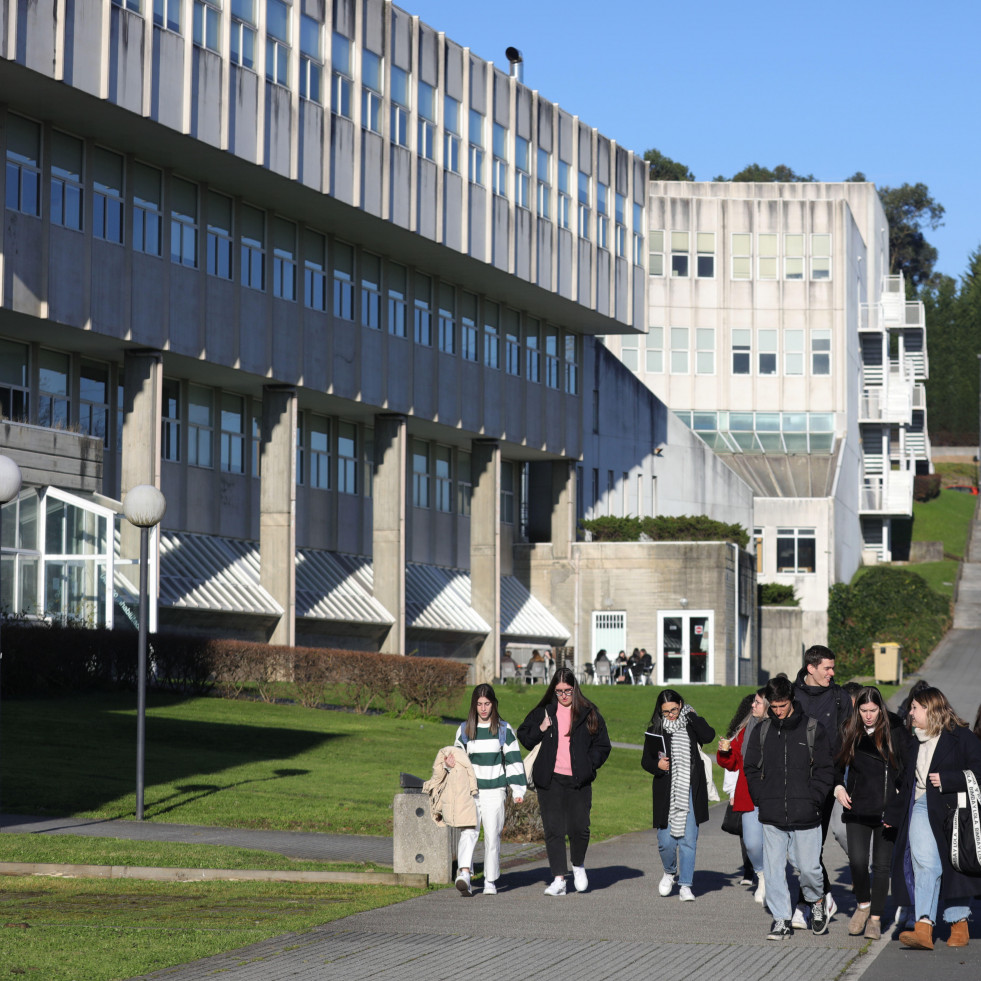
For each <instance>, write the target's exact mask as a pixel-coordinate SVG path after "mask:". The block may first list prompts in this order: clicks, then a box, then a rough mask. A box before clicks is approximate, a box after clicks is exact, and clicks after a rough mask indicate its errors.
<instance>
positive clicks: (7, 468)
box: [0, 456, 21, 760]
mask: <svg viewBox="0 0 981 981" xmlns="http://www.w3.org/2000/svg"><path fill="white" fill-rule="evenodd" d="M20 487H21V473H20V467H18V466H17V464H16V463H14V461H13V460H11V459H10V457H9V456H0V505H3V504H6V503H7V502H8V501H12V500H13V499H14V498H15V497H16V496H17V495H18V494H19V493H20ZM2 540H3V509H2V507H0V541H2ZM0 568H2V563H0ZM2 620H3V615H2V611H0V622H2ZM2 668H3V645H2V644H0V670H2ZM2 702H3V692H2V690H0V704H2ZM0 721H2V720H0ZM0 760H2V756H0Z"/></svg>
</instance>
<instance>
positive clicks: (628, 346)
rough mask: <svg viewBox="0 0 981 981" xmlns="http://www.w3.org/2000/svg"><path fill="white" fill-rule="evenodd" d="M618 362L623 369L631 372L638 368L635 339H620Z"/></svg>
mask: <svg viewBox="0 0 981 981" xmlns="http://www.w3.org/2000/svg"><path fill="white" fill-rule="evenodd" d="M620 360H621V361H622V362H623V364H624V367H626V368H629V369H630V370H631V371H637V370H638V369H639V368H640V353H639V351H638V348H637V338H636V337H630V336H629V335H625V336H623V337H621V338H620Z"/></svg>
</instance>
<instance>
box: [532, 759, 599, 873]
mask: <svg viewBox="0 0 981 981" xmlns="http://www.w3.org/2000/svg"><path fill="white" fill-rule="evenodd" d="M535 789H536V790H537V791H538V806H539V808H540V809H541V812H542V827H543V828H544V829H545V851H546V853H547V854H548V864H549V868H550V869H551V870H552V875H554V876H558V875H565V874H566V872H568V869H567V868H566V861H565V839H566V836H568V838H569V857H570V858H571V859H572V864H573V865H576V866H582V865H585V864H586V848H587V847H588V846H589V811H590V808H591V807H592V804H593V787H592V784H586V786H585V787H576V786H575V783H574V781H573V779H572V777H567V776H563V775H562V774H561V773H553V774H552V782H551V783H550V784H549V785H548V786H547V787H536V788H535Z"/></svg>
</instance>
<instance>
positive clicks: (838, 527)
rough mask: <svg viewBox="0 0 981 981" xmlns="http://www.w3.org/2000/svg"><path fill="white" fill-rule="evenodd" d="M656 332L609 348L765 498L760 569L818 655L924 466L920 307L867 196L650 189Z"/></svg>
mask: <svg viewBox="0 0 981 981" xmlns="http://www.w3.org/2000/svg"><path fill="white" fill-rule="evenodd" d="M647 215H648V223H649V224H648V249H649V259H648V272H649V277H650V278H649V308H648V310H649V313H648V323H649V326H648V331H647V334H646V336H633V335H631V336H622V337H608V338H607V341H606V343H607V345H608V346H609V347H610V349H611V350H613V351H614V352H615V353H617V354H618V355H619V357H620V358H621V360H622V361H623V362H624V363H625V364H626V365H627V367H629V368H630V369H631V370H632V371H633V372H634V373H635V375H636V376H637V377H638V378H640V379H641V380H642V381H643V382H644V383H645V384H646V385H647V386H648V387H649V388H650V389H651V390H652V391H653V392H654V393H655V394H656V395H657V396H658V397H659V398H661V399H663V400H664V401H665V402H666V403H667V404H668V405H669V406H670V407H671V409H672V410H673V411H674V412H675V413H676V414H677V415H678V416H679V418H681V419H682V420H683V421H684V422H685V423H687V424H688V425H689V426H691V428H692V429H693V430H694V431H695V432H696V433H698V434H699V435H700V436H701V438H702V439H704V440H705V442H706V444H707V445H709V446H710V447H712V449H714V450H715V451H716V452H717V453H719V454H723V455H724V456H725V458H726V460H727V461H728V463H729V465H730V466H731V467H732V468H733V469H734V470H736V472H738V473H739V474H740V475H741V476H742V477H743V478H744V479H745V480H746V481H747V482H748V483H749V484H750V485H751V486H752V487H753V490H754V495H755V521H754V528H755V532H754V537H755V539H756V551H757V570H758V574H759V576H760V578H761V579H762V580H764V581H773V582H781V583H786V584H789V585H793V586H794V588H795V590H796V592H797V595H798V597H799V598H800V599H801V601H802V606H803V607H804V610H805V618H804V635H805V639H806V641H807V642H809V643H813V642H820V641H821V640H822V638H824V637H825V636H826V623H825V611H826V609H827V595H828V587H829V586H830V585H831V584H833V583H835V582H839V581H848V580H849V579H850V578H851V576H852V574H853V573H854V572H855V570H856V568H857V567H858V566H859V564H860V563H862V562H863V561H866V562H874V561H878V560H888V559H889V558H890V557H891V549H892V525H893V522H894V521H896V520H900V519H908V518H909V517H910V516H911V514H912V488H913V476H914V474H916V473H919V472H922V473H927V472H930V470H931V463H930V447H929V442H928V439H927V427H926V400H925V393H924V382H925V381H926V378H927V375H928V362H927V357H926V327H925V323H924V315H923V305H922V304H921V303H919V302H909V301H907V300H906V297H905V291H904V285H903V281H902V277H896V276H890V275H889V254H888V248H889V245H888V243H889V236H888V227H887V223H886V218H885V214H884V212H883V209H882V206H881V203H880V202H879V198H878V194H877V193H876V190H875V187H874V186H873V185H872V184H859V183H845V184H821V183H800V184H752V183H694V182H692V183H688V182H658V181H652V182H651V184H650V186H649V198H648V208H647Z"/></svg>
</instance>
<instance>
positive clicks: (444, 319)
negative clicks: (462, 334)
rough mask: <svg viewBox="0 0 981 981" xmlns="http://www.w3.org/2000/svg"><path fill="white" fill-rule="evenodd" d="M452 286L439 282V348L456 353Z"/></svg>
mask: <svg viewBox="0 0 981 981" xmlns="http://www.w3.org/2000/svg"><path fill="white" fill-rule="evenodd" d="M453 301H454V296H453V287H452V286H448V285H447V284H446V283H440V284H439V349H440V350H441V351H442V352H443V353H444V354H456V324H455V323H454V320H453V306H454V303H453Z"/></svg>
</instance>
